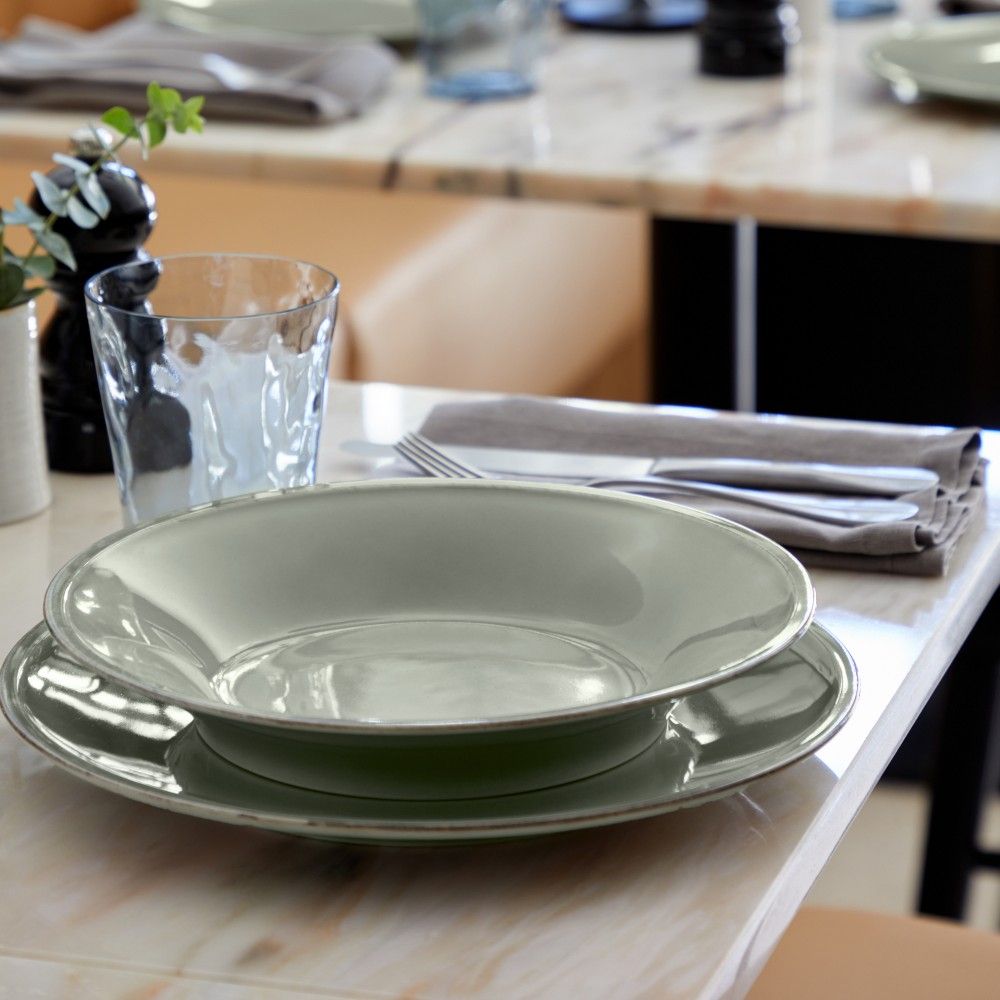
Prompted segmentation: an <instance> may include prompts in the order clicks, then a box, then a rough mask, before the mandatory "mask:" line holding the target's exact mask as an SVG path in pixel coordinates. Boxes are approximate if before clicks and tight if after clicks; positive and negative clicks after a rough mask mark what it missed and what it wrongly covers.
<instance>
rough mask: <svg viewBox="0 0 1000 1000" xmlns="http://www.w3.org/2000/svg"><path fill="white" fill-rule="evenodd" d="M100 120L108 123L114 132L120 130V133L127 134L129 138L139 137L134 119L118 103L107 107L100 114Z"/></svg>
mask: <svg viewBox="0 0 1000 1000" xmlns="http://www.w3.org/2000/svg"><path fill="white" fill-rule="evenodd" d="M101 121H102V122H104V124H105V125H110V126H111V127H112V128H113V129H114V130H115V131H116V132H121V134H122V135H127V136H128V137H129V138H131V139H138V138H139V129H138V127H137V126H136V123H135V119H134V118H133V117H132V115H131V113H130V112H129V111H128V110H127V109H126V108H123V107H121V106H120V105H116V106H115V107H113V108H108V110H107V111H105V112H104V114H103V115H101Z"/></svg>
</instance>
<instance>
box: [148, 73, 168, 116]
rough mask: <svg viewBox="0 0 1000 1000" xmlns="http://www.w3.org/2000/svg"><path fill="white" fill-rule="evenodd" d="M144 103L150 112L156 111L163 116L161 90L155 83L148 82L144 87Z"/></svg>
mask: <svg viewBox="0 0 1000 1000" xmlns="http://www.w3.org/2000/svg"><path fill="white" fill-rule="evenodd" d="M146 103H147V104H148V105H149V110H150V111H156V112H158V113H159V114H163V112H164V110H165V109H164V107H163V88H162V87H161V86H160V85H159V84H158V83H157V82H156V81H155V80H150V81H149V83H148V84H147V85H146Z"/></svg>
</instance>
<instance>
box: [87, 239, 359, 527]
mask: <svg viewBox="0 0 1000 1000" xmlns="http://www.w3.org/2000/svg"><path fill="white" fill-rule="evenodd" d="M86 294H87V299H88V302H87V308H88V314H89V318H90V325H91V333H92V337H93V342H94V354H95V358H96V361H97V367H98V378H99V382H100V388H101V397H102V401H103V404H104V410H105V417H106V419H107V423H108V431H109V435H110V437H111V446H112V453H113V456H114V465H115V475H116V477H117V480H118V489H119V493H120V496H121V502H122V506H123V510H124V517H125V521H126V523H136V522H137V521H142V520H146V519H147V518H152V517H156V516H158V515H160V514H164V513H168V512H170V511H175V510H182V509H184V508H186V507H190V506H193V505H195V504H199V503H204V502H206V501H209V500H219V499H221V498H223V497H228V496H234V495H237V494H241V493H250V492H255V491H259V490H269V489H278V488H284V487H294V486H305V485H308V484H310V483H313V482H315V478H316V452H317V446H318V443H319V433H320V426H321V422H322V418H323V404H324V397H325V391H326V378H327V367H328V363H329V355H330V344H331V340H332V336H333V326H334V322H335V319H336V311H337V299H338V294H339V283H338V281H337V279H336V277H335V276H334V275H332V274H331V273H330V272H329V271H326V270H324V269H323V268H321V267H317V266H316V265H313V264H307V263H304V262H301V261H295V260H289V259H283V258H277V257H266V256H255V255H239V254H216V255H182V256H178V257H164V258H157V259H152V260H147V261H141V262H136V263H132V264H126V265H124V266H122V267H117V268H112V269H110V270H108V271H105V272H103V273H102V274H99V275H98V276H97V277H95V278H93V279H92V280H91V281H90V282H88V284H87V287H86Z"/></svg>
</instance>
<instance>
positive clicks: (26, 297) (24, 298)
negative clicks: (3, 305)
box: [7, 285, 45, 309]
mask: <svg viewBox="0 0 1000 1000" xmlns="http://www.w3.org/2000/svg"><path fill="white" fill-rule="evenodd" d="M44 291H45V286H44V285H39V286H38V287H37V288H22V289H21V291H20V292H18V293H17V295H15V296H14V301H13V302H11V303H9V304H8V306H7V308H8V309H13V308H14V306H21V305H24V303H25V302H30V301H31V300H32V299H37V298H38V296H39V295H41V294H42V292H44Z"/></svg>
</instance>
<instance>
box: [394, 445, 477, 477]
mask: <svg viewBox="0 0 1000 1000" xmlns="http://www.w3.org/2000/svg"><path fill="white" fill-rule="evenodd" d="M401 440H402V441H405V442H406V443H407V444H408V445H409V446H411V447H412V448H414V449H417V450H418V451H419V452H420V454H421V455H423V456H424V457H425V458H426V459H428V460H430V461H434V462H435V463H437V464H438V465H439V466H441V467H443V468H445V469H447V470H448V471H450V472H451V473H452V474H453V476H454V478H456V479H486V478H488V477H487V475H486V473H485V472H483V471H482V470H481V469H477V468H476V467H475V466H472V465H468V464H466V463H465V462H461V461H459V460H458V459H457V458H455V457H454V456H453V455H449V454H448V453H447V452H446V451H443V450H442V449H441V448H439V447H438V446H437V445H436V444H434V442H433V441H429V440H428V439H427V438H425V437H424V436H423V435H421V434H404V435H403V437H402V438H401Z"/></svg>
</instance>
